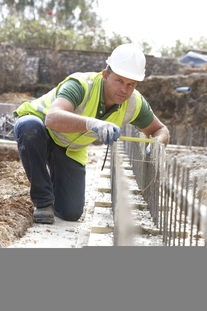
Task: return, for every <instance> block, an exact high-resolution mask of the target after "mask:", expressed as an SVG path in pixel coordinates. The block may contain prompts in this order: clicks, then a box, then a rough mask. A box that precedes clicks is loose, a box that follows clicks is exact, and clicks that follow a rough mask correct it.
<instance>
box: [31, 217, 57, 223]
mask: <svg viewBox="0 0 207 311" xmlns="http://www.w3.org/2000/svg"><path fill="white" fill-rule="evenodd" d="M33 222H35V223H40V224H53V223H54V218H35V217H34V218H33Z"/></svg>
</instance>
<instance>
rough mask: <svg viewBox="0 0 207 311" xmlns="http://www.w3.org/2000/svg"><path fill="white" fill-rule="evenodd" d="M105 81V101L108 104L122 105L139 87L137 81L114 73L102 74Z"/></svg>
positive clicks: (104, 71) (105, 72) (104, 72)
mask: <svg viewBox="0 0 207 311" xmlns="http://www.w3.org/2000/svg"><path fill="white" fill-rule="evenodd" d="M102 75H103V79H104V100H105V103H106V104H108V105H109V104H122V103H123V102H124V101H125V100H127V99H128V98H129V97H130V96H131V94H132V92H133V91H134V89H135V88H136V86H137V81H135V80H131V79H128V78H125V77H122V76H119V75H117V74H116V73H114V72H113V71H112V72H111V73H110V74H107V71H106V70H103V72H102Z"/></svg>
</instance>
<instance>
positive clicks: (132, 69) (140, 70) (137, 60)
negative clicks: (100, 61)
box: [106, 43, 146, 81]
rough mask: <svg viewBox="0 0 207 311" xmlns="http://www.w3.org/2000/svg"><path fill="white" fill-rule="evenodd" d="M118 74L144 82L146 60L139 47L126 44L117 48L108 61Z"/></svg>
mask: <svg viewBox="0 0 207 311" xmlns="http://www.w3.org/2000/svg"><path fill="white" fill-rule="evenodd" d="M106 63H107V65H109V66H110V67H111V69H112V71H114V72H115V73H116V74H118V75H120V76H122V77H125V78H129V79H132V80H135V81H143V80H144V77H145V65H146V58H145V55H144V53H143V52H142V51H141V50H140V48H139V46H138V45H137V44H134V43H126V44H121V45H119V46H117V47H116V48H115V49H114V50H113V52H112V53H111V56H109V57H108V59H107V60H106Z"/></svg>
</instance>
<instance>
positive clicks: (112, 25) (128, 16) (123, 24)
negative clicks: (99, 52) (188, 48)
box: [96, 0, 207, 54]
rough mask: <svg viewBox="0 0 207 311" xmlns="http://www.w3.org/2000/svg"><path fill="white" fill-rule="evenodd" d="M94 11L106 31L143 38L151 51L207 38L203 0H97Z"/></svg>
mask: <svg viewBox="0 0 207 311" xmlns="http://www.w3.org/2000/svg"><path fill="white" fill-rule="evenodd" d="M96 12H97V14H98V15H99V16H100V17H101V18H102V19H103V20H104V23H103V28H104V29H105V31H106V33H107V34H108V35H110V34H111V33H112V32H115V33H117V34H120V35H121V36H123V37H125V36H126V37H129V38H130V39H131V40H132V41H133V42H134V43H139V42H142V41H147V42H149V45H150V46H153V50H154V51H156V49H157V48H159V47H160V46H162V45H163V46H167V47H172V46H174V45H175V42H176V40H181V42H183V43H187V42H189V39H190V38H192V39H193V40H195V41H196V40H199V39H200V37H202V36H203V37H206V38H207V13H206V12H207V0H196V1H195V0H174V1H171V0H142V1H140V0H99V7H98V8H97V10H96ZM155 54H156V53H155Z"/></svg>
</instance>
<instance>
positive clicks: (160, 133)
mask: <svg viewBox="0 0 207 311" xmlns="http://www.w3.org/2000/svg"><path fill="white" fill-rule="evenodd" d="M141 131H142V132H143V133H144V134H145V135H146V136H147V137H150V136H152V137H157V139H158V140H159V141H160V142H161V143H163V144H164V145H165V146H166V145H167V144H168V143H169V140H170V134H169V131H168V129H167V127H166V126H165V125H164V124H163V123H162V122H161V121H160V120H159V119H158V118H157V117H156V116H154V120H153V121H152V123H151V124H150V125H149V126H147V127H146V128H143V129H141Z"/></svg>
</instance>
